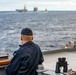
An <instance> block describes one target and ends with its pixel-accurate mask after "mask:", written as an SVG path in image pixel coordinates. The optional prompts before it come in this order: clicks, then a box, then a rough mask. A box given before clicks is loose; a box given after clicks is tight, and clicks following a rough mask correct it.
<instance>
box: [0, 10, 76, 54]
mask: <svg viewBox="0 0 76 75" xmlns="http://www.w3.org/2000/svg"><path fill="white" fill-rule="evenodd" d="M26 27H29V28H31V29H32V30H33V33H34V40H33V42H35V43H37V44H38V45H39V46H40V48H41V50H42V51H47V50H56V49H62V48H63V47H64V45H65V44H66V43H67V42H68V41H69V40H71V39H73V40H76V11H49V12H17V11H3V12H0V53H9V54H13V52H14V51H16V50H17V49H18V48H19V45H20V44H21V41H20V33H21V29H22V28H26Z"/></svg>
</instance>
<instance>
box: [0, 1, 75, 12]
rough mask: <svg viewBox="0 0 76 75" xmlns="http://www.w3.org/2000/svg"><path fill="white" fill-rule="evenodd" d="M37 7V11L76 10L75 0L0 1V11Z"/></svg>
mask: <svg viewBox="0 0 76 75" xmlns="http://www.w3.org/2000/svg"><path fill="white" fill-rule="evenodd" d="M24 5H26V8H27V9H28V10H33V8H34V7H38V9H39V10H45V8H47V9H48V10H76V0H0V10H1V11H7V10H9V11H11V10H16V9H22V8H23V7H24Z"/></svg>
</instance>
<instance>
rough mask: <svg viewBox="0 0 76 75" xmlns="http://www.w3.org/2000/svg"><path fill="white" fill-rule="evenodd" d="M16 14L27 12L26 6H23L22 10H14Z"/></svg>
mask: <svg viewBox="0 0 76 75" xmlns="http://www.w3.org/2000/svg"><path fill="white" fill-rule="evenodd" d="M16 11H18V12H27V9H26V6H24V9H16Z"/></svg>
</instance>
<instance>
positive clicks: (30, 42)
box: [19, 41, 33, 47]
mask: <svg viewBox="0 0 76 75" xmlns="http://www.w3.org/2000/svg"><path fill="white" fill-rule="evenodd" d="M32 43H33V42H32V41H29V42H26V43H24V44H23V45H19V46H20V47H24V46H27V45H30V44H32Z"/></svg>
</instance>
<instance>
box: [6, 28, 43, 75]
mask: <svg viewBox="0 0 76 75" xmlns="http://www.w3.org/2000/svg"><path fill="white" fill-rule="evenodd" d="M32 40H33V32H32V30H31V29H30V28H24V29H22V31H21V42H22V45H21V46H20V48H19V49H18V50H17V51H15V52H14V57H13V59H12V60H11V62H10V64H9V65H8V66H7V68H6V75H37V72H36V69H37V67H38V65H39V64H42V63H43V61H44V58H43V55H42V52H41V49H40V47H39V46H38V45H37V44H35V43H34V42H33V41H32Z"/></svg>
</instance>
